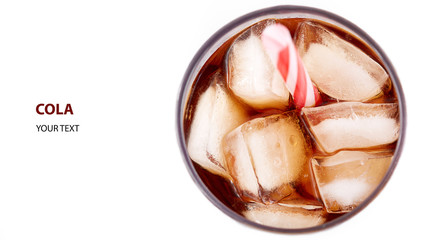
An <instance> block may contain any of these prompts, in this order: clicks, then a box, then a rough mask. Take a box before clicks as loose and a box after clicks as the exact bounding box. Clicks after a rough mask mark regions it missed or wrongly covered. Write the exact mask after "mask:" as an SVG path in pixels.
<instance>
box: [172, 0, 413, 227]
mask: <svg viewBox="0 0 425 240" xmlns="http://www.w3.org/2000/svg"><path fill="white" fill-rule="evenodd" d="M295 18H308V19H314V20H319V21H323V22H325V23H329V24H331V25H334V26H337V27H339V28H341V29H342V30H344V31H346V32H348V33H350V34H351V35H353V36H356V37H358V38H359V39H361V40H362V41H363V42H364V43H365V44H366V45H367V46H368V47H369V48H370V49H371V50H372V52H373V54H375V57H376V58H377V59H378V60H379V63H380V64H381V66H382V67H383V68H384V69H385V70H386V72H387V74H388V76H389V79H390V80H391V84H392V88H393V89H394V91H395V95H396V99H397V103H398V110H399V124H400V130H399V136H398V140H397V141H396V144H395V146H394V153H393V157H392V160H391V162H390V164H389V167H388V170H387V171H386V172H385V173H384V174H382V175H383V177H382V180H381V181H380V182H379V183H378V186H377V187H376V189H374V190H373V191H372V192H371V193H370V195H368V197H367V198H366V199H364V200H363V201H362V202H361V203H360V204H358V206H356V207H355V208H354V209H353V210H352V211H349V212H348V213H345V214H343V215H341V216H339V217H336V218H335V219H331V220H328V221H326V222H325V223H323V224H320V225H317V226H312V227H303V228H288V227H276V226H266V225H263V224H259V223H256V222H254V221H251V220H248V219H247V218H246V217H244V216H242V215H241V214H240V213H237V212H236V211H235V210H234V208H233V207H230V206H229V203H228V202H226V198H223V196H221V195H222V194H225V192H228V191H233V190H234V189H233V190H232V189H230V190H229V189H223V188H222V187H216V186H214V185H213V184H211V183H208V181H205V180H206V179H205V177H206V176H205V174H204V173H202V172H200V171H199V167H196V166H195V165H196V164H194V162H193V161H192V160H191V158H190V157H189V154H188V150H187V147H188V146H187V141H186V136H185V126H184V124H185V123H184V121H185V117H187V116H185V114H189V113H187V112H185V111H186V108H187V105H188V103H189V101H190V96H191V93H192V90H193V88H194V83H195V81H196V80H197V78H198V76H199V74H200V71H201V70H202V69H203V66H204V65H205V64H206V63H207V61H208V60H209V58H210V57H211V56H212V55H213V54H214V53H215V52H216V51H217V50H218V49H219V48H220V46H222V45H223V44H225V43H226V42H227V41H228V40H229V39H231V38H232V37H233V36H235V35H236V34H238V33H240V32H241V31H243V30H244V29H246V28H248V27H250V26H251V25H253V24H255V23H257V22H260V21H262V20H266V19H295ZM308 117H309V116H308ZM405 128H406V107H405V100H404V95H403V91H402V88H401V85H400V82H399V79H398V77H397V74H396V72H395V70H394V67H393V66H392V65H391V62H390V61H389V59H388V58H387V56H386V55H385V54H384V52H383V51H382V49H381V48H380V47H379V46H378V45H377V43H375V42H374V41H373V40H372V38H371V37H369V35H367V34H366V33H365V32H364V31H362V30H361V29H360V28H358V27H357V26H356V25H354V24H353V23H351V22H349V21H347V20H345V19H344V18H342V17H339V16H337V15H335V14H333V13H330V12H326V11H324V10H320V9H315V8H310V7H301V6H276V7H271V8H266V9H261V10H258V11H255V12H252V13H249V14H246V15H244V16H241V17H239V18H237V19H236V20H234V21H232V22H230V23H229V24H227V25H226V26H224V27H223V28H221V29H220V30H219V31H217V32H216V33H215V34H214V35H213V36H212V37H210V39H208V40H207V42H206V43H205V44H204V45H203V46H202V47H201V48H200V50H199V51H198V52H197V53H196V55H195V56H194V58H193V59H192V61H191V62H190V64H189V66H188V68H187V71H186V73H185V75H184V77H183V81H182V85H181V88H180V92H179V96H178V102H177V137H178V142H179V145H180V149H181V153H182V155H183V159H184V162H185V164H186V167H187V169H188V171H189V173H190V175H191V177H192V179H193V180H194V182H195V183H196V184H197V186H198V187H199V188H200V190H201V191H202V192H203V194H204V195H205V196H206V197H207V198H208V199H209V200H210V201H211V202H212V203H213V204H214V205H215V206H216V207H217V208H218V209H220V210H221V211H222V212H224V213H225V214H227V215H228V216H230V217H231V218H233V219H235V220H237V221H239V222H242V223H245V224H248V225H250V226H253V227H257V228H261V229H265V230H271V231H277V232H307V231H316V230H320V229H324V228H328V227H330V226H334V225H336V224H338V223H341V222H343V221H345V220H347V219H348V218H350V217H352V216H354V215H355V214H356V213H358V212H359V211H361V210H362V209H363V208H364V207H366V206H367V205H368V204H369V203H370V202H371V201H372V200H373V199H374V198H375V197H376V196H377V195H378V194H379V192H380V191H381V190H382V189H383V187H384V186H385V184H386V183H387V182H388V180H389V178H390V176H391V174H392V172H393V171H394V168H395V167H396V165H397V162H398V159H399V157H400V154H401V150H402V146H403V142H404V135H405ZM339 153H341V154H340V155H344V154H345V155H347V154H346V153H344V151H341V152H339ZM348 155H350V154H348ZM354 155H356V154H354ZM325 158H326V157H325ZM373 159H374V161H375V159H385V157H382V156H378V157H374V158H373ZM318 161H319V162H320V161H328V162H331V161H334V160H333V159H330V160H329V159H325V160H322V159H320V157H319V158H317V159H313V160H312V162H313V163H312V165H313V166H314V171H317V172H316V174H317V175H320V174H323V172H324V173H327V172H331V171H332V169H331V170H329V169H328V168H329V167H328V165H329V164H328V165H326V164H324V165H323V166H320V164H318ZM350 164H351V165H352V164H355V163H350ZM350 164H348V165H350ZM341 165H344V164H341ZM327 167H328V168H327ZM339 167H344V166H339ZM312 171H313V170H312ZM211 176H213V175H211ZM211 176H210V177H211ZM215 177H217V178H220V176H218V175H217V176H216V175H214V176H213V178H215ZM323 181H325V180H323ZM282 191H287V189H285V190H282ZM223 192H224V193H223ZM248 198H249V197H248ZM188 200H189V199H188ZM323 202H325V201H323ZM253 208H254V209H255V208H256V206H254V207H253Z"/></svg>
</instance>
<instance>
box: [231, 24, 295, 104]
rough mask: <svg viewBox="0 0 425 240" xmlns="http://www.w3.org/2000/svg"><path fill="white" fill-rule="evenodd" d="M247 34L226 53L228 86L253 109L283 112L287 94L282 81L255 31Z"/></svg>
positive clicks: (287, 99) (287, 102)
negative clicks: (281, 110)
mask: <svg viewBox="0 0 425 240" xmlns="http://www.w3.org/2000/svg"><path fill="white" fill-rule="evenodd" d="M247 31H248V32H245V33H244V34H242V35H241V36H240V37H238V38H237V39H236V40H235V42H234V43H233V45H232V47H231V48H230V50H229V51H230V52H229V55H228V60H227V71H228V86H229V88H230V89H231V90H232V92H233V93H234V94H235V95H236V96H237V97H239V98H240V99H241V100H242V101H244V102H245V103H247V104H248V105H250V106H251V107H253V108H255V109H267V108H275V109H286V108H287V107H288V104H289V96H290V93H289V91H288V89H287V88H286V86H285V82H284V80H283V78H282V76H281V75H280V73H279V72H278V70H277V69H276V67H275V66H274V65H273V63H272V61H271V59H270V58H269V56H268V55H267V53H266V51H265V49H264V47H263V45H262V42H261V39H260V35H259V34H258V31H254V30H252V28H251V29H249V30H247Z"/></svg>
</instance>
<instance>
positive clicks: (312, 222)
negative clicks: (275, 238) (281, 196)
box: [242, 203, 326, 229]
mask: <svg viewBox="0 0 425 240" xmlns="http://www.w3.org/2000/svg"><path fill="white" fill-rule="evenodd" d="M242 214H243V215H244V216H245V217H246V218H247V219H248V220H251V221H253V222H256V223H259V224H262V225H266V226H270V227H275V228H287V229H297V228H309V227H314V226H317V225H320V224H323V223H324V222H325V221H326V212H325V211H324V210H323V207H322V206H320V205H317V206H313V205H301V204H297V205H292V204H272V205H263V204H259V203H252V204H249V205H248V207H247V210H246V211H244V212H243V213H242Z"/></svg>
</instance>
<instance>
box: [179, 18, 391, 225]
mask: <svg viewBox="0 0 425 240" xmlns="http://www.w3.org/2000/svg"><path fill="white" fill-rule="evenodd" d="M306 20H308V21H310V22H316V23H318V24H321V25H322V26H324V27H326V28H327V29H329V30H331V31H332V32H334V33H336V34H337V35H338V36H339V37H341V38H343V39H345V40H346V41H348V42H350V43H352V44H353V45H355V46H357V47H358V48H359V49H361V50H362V51H363V52H364V53H366V54H367V55H369V56H370V57H371V58H372V59H374V60H375V61H376V62H378V63H380V64H381V66H382V67H384V65H383V63H382V60H381V59H380V58H379V57H378V55H377V54H376V53H375V52H374V51H373V50H372V48H370V47H369V46H368V45H366V44H365V43H364V42H363V41H362V40H361V39H359V38H358V37H356V36H354V35H352V34H350V33H348V32H346V31H345V30H343V29H341V28H339V27H337V26H334V25H330V24H328V23H326V22H323V21H318V20H312V19H303V18H292V19H278V20H276V21H277V22H279V23H281V24H283V25H285V26H286V27H287V28H288V29H289V31H290V32H291V35H292V36H294V34H295V31H296V29H297V27H298V25H299V24H300V23H301V22H303V21H306ZM245 30H246V29H244V30H242V31H241V32H240V33H239V34H237V35H235V36H233V37H232V38H230V39H229V40H228V41H226V42H225V43H223V45H222V46H220V47H219V48H218V49H217V51H216V52H214V53H213V54H212V55H211V57H210V58H209V59H208V60H207V61H206V63H205V64H204V66H203V67H202V68H201V70H200V71H199V73H198V75H197V77H196V79H195V81H194V83H193V85H192V91H191V93H190V97H189V101H188V104H187V106H186V109H185V116H184V133H185V138H186V141H187V139H188V136H189V131H190V126H191V122H192V117H193V114H194V112H195V107H196V105H197V102H198V99H199V97H200V95H201V94H202V93H203V92H205V91H206V89H207V88H208V87H209V86H210V84H211V82H210V81H211V79H212V78H211V76H212V75H213V74H214V73H215V72H217V71H222V72H223V73H225V69H226V67H225V64H226V62H225V58H226V55H227V52H228V49H229V48H230V47H231V44H232V43H233V42H234V40H235V39H236V38H237V37H238V36H239V35H240V34H241V33H243V32H244V31H245ZM384 69H385V67H384ZM387 72H388V71H387ZM388 82H389V84H387V85H386V86H385V87H384V90H383V94H382V95H381V96H379V97H377V98H374V99H372V100H370V101H369V102H370V103H389V102H391V103H393V102H397V96H396V92H395V90H394V88H393V87H392V85H391V81H388ZM223 85H226V83H223ZM321 98H322V105H326V104H329V103H333V102H337V100H336V99H333V98H331V97H329V96H327V95H325V94H323V93H321ZM241 104H242V105H243V106H245V108H246V110H247V111H248V112H249V113H250V114H251V117H252V118H255V117H258V116H263V115H269V114H273V113H278V112H279V111H280V110H269V111H262V112H257V111H256V110H254V109H252V108H250V107H249V106H247V105H246V104H244V103H241ZM302 127H304V128H305V131H308V129H307V128H306V126H305V125H304V126H302ZM395 146H396V143H393V144H391V145H390V146H388V147H389V148H390V149H394V148H395ZM313 152H314V154H317V153H319V154H320V152H318V150H317V148H316V147H315V145H314V144H313ZM193 164H194V166H195V169H196V171H197V173H198V174H199V176H200V178H201V180H202V181H203V182H204V183H205V185H206V186H207V187H208V189H209V190H210V191H211V193H212V194H214V195H215V196H216V197H217V198H218V199H219V200H220V201H221V202H222V203H223V204H224V205H226V206H227V207H229V208H230V209H233V210H234V211H235V212H237V213H239V214H241V212H242V211H244V210H245V203H244V202H243V201H242V199H241V198H240V197H239V196H238V194H237V191H236V190H235V187H234V186H233V185H232V183H231V182H229V181H228V180H226V179H224V178H222V177H220V176H218V175H214V174H212V173H210V172H208V171H207V170H205V169H203V168H202V167H200V166H199V165H198V164H197V163H195V162H193ZM293 187H294V188H295V190H296V191H297V193H298V194H299V195H300V196H301V197H303V198H304V199H306V200H309V201H313V202H314V201H316V202H317V203H319V204H322V202H321V199H320V198H318V197H316V196H313V195H312V194H310V193H307V192H306V191H305V186H297V185H296V186H293ZM313 187H314V186H313ZM316 190H317V189H316ZM341 215H342V214H328V217H327V220H328V221H330V220H333V219H335V218H337V217H339V216H341Z"/></svg>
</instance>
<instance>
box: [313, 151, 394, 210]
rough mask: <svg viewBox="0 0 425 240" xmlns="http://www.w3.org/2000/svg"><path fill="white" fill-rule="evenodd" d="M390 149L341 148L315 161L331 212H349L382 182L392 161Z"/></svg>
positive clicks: (320, 190) (321, 187)
mask: <svg viewBox="0 0 425 240" xmlns="http://www.w3.org/2000/svg"><path fill="white" fill-rule="evenodd" d="M391 160H392V154H391V153H389V152H381V153H367V152H361V151H340V152H339V153H337V154H336V155H333V156H331V157H322V158H319V157H316V158H315V159H313V161H312V166H313V170H314V176H315V180H316V183H317V185H318V189H319V192H320V195H321V198H322V200H323V202H324V204H325V207H326V209H327V211H328V212H332V213H341V212H349V211H351V210H352V209H354V208H355V207H356V206H358V205H359V204H360V203H361V202H363V201H364V200H365V199H366V198H367V197H368V196H369V195H370V194H371V193H372V192H373V191H374V190H375V189H376V187H377V186H378V185H379V184H380V183H381V181H382V179H383V177H384V176H385V174H386V173H387V170H388V168H389V166H390V164H391Z"/></svg>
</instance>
